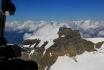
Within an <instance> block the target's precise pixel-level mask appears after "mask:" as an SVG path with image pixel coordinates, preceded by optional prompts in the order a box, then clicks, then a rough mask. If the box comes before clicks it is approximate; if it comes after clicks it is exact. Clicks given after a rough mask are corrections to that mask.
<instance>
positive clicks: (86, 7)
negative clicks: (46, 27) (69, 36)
mask: <svg viewBox="0 0 104 70" xmlns="http://www.w3.org/2000/svg"><path fill="white" fill-rule="evenodd" d="M12 3H14V4H15V6H16V12H15V15H14V16H7V21H26V20H33V21H41V20H44V21H52V20H54V21H67V20H74V21H78V20H92V21H104V0H12Z"/></svg>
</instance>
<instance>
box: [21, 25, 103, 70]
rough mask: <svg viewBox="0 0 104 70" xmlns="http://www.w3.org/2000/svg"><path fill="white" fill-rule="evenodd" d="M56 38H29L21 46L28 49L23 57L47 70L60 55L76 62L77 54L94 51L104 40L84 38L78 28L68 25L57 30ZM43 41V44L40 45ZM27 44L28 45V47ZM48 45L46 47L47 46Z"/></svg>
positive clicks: (40, 69)
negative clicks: (93, 40)
mask: <svg viewBox="0 0 104 70" xmlns="http://www.w3.org/2000/svg"><path fill="white" fill-rule="evenodd" d="M57 35H58V37H57V38H56V39H52V40H51V38H50V40H48V41H47V40H46V41H42V40H39V39H27V40H25V41H23V42H22V43H21V44H20V46H21V47H22V48H24V49H25V50H27V53H26V52H22V57H21V58H22V59H25V60H30V59H31V60H34V61H36V62H37V63H38V65H39V70H44V69H45V68H46V67H47V70H49V68H50V67H51V66H52V65H53V64H54V63H55V62H56V61H57V59H58V57H59V56H65V55H66V56H68V57H70V58H73V59H74V61H75V62H78V61H77V59H76V56H77V55H81V54H83V53H84V52H85V51H87V52H94V51H97V49H96V48H100V47H101V45H102V44H103V43H104V42H101V43H97V44H94V43H93V42H91V41H87V40H85V39H82V38H81V36H80V33H79V31H78V30H72V29H71V28H67V27H66V26H63V27H60V28H59V31H58V32H57ZM41 42H43V44H41V45H39V44H40V43H41ZM26 46H27V47H26ZM46 46H48V48H47V49H46V48H45V47H46Z"/></svg>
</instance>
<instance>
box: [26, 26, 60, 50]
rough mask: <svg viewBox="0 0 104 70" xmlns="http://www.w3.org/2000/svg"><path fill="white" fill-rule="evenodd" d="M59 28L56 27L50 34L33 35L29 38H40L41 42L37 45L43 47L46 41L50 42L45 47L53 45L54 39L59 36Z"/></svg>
mask: <svg viewBox="0 0 104 70" xmlns="http://www.w3.org/2000/svg"><path fill="white" fill-rule="evenodd" d="M57 32H58V28H57V29H54V30H53V31H52V32H51V33H50V34H48V35H46V36H39V37H38V36H32V37H30V38H28V39H40V40H41V41H40V43H39V44H38V45H37V47H41V46H42V45H43V44H44V42H45V41H48V44H47V45H46V46H45V49H47V48H49V47H50V46H51V45H53V40H54V39H56V38H58V34H57Z"/></svg>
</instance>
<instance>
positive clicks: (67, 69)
mask: <svg viewBox="0 0 104 70" xmlns="http://www.w3.org/2000/svg"><path fill="white" fill-rule="evenodd" d="M87 40H90V41H92V42H94V43H95V42H96V43H97V42H101V41H104V38H87ZM97 50H98V51H97V52H84V53H83V54H81V55H78V56H76V59H77V62H75V61H73V59H72V58H69V57H68V56H60V57H58V59H57V61H56V62H55V63H54V64H53V65H52V66H51V68H50V70H103V69H104V44H103V45H102V46H101V48H100V49H97Z"/></svg>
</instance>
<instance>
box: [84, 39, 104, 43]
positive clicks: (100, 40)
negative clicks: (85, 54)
mask: <svg viewBox="0 0 104 70" xmlns="http://www.w3.org/2000/svg"><path fill="white" fill-rule="evenodd" d="M84 39H86V40H88V41H91V42H93V43H98V42H102V41H104V38H84Z"/></svg>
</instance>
